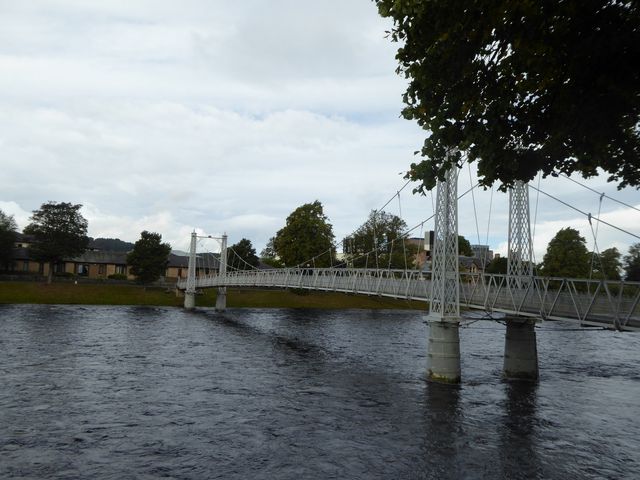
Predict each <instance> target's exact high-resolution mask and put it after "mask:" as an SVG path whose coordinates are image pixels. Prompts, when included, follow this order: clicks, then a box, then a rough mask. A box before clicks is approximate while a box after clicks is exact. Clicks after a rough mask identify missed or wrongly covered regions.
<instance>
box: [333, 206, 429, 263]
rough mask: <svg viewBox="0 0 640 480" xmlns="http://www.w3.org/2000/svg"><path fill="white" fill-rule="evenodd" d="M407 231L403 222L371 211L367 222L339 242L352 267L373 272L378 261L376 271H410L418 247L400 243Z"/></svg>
mask: <svg viewBox="0 0 640 480" xmlns="http://www.w3.org/2000/svg"><path fill="white" fill-rule="evenodd" d="M406 230H407V224H406V222H405V221H404V220H403V219H401V218H400V217H398V216H397V215H393V214H391V213H387V212H385V211H379V212H378V211H376V210H372V211H371V213H370V214H369V217H368V218H367V220H366V221H365V222H364V223H363V224H362V225H360V226H359V227H358V229H357V230H356V231H355V232H353V233H352V234H351V235H349V236H348V237H345V238H344V239H343V240H342V251H343V252H344V253H345V254H346V256H347V262H348V263H349V264H351V265H353V266H354V267H369V268H376V261H377V266H378V267H379V268H389V267H390V268H405V266H407V267H409V268H411V267H412V266H413V263H414V259H415V255H416V253H417V252H418V247H417V246H415V245H411V244H409V243H407V242H406V241H405V242H403V241H402V235H403V233H404V232H405V231H406ZM376 250H377V257H376V254H375V251H376ZM368 253H369V255H367V254H368Z"/></svg>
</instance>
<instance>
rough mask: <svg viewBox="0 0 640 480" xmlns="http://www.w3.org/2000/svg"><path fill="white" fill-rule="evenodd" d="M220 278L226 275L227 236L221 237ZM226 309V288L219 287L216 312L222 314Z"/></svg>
mask: <svg viewBox="0 0 640 480" xmlns="http://www.w3.org/2000/svg"><path fill="white" fill-rule="evenodd" d="M219 275H220V278H224V277H225V276H226V275H227V234H226V233H225V234H224V235H222V240H221V243H220V269H219ZM226 309H227V287H219V288H218V295H217V296H216V312H224V311H225V310H226Z"/></svg>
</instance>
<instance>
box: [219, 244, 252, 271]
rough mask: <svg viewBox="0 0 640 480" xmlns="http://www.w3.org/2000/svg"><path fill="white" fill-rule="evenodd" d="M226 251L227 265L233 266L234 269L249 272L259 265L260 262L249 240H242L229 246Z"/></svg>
mask: <svg viewBox="0 0 640 480" xmlns="http://www.w3.org/2000/svg"><path fill="white" fill-rule="evenodd" d="M228 250H229V252H228V254H227V261H228V264H229V265H233V266H234V267H235V268H238V269H240V270H250V269H251V268H252V267H253V268H255V267H257V266H258V264H259V263H260V260H259V259H258V256H257V255H256V249H255V248H253V245H252V244H251V240H248V239H246V238H243V239H242V240H240V241H239V242H238V243H235V244H233V245H231V247H229V249H228ZM234 252H235V255H234Z"/></svg>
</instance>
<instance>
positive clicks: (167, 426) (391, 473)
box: [0, 305, 640, 479]
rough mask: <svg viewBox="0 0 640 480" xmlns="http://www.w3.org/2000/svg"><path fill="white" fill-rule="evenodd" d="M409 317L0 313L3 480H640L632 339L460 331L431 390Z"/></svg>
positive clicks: (593, 333)
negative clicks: (531, 379)
mask: <svg viewBox="0 0 640 480" xmlns="http://www.w3.org/2000/svg"><path fill="white" fill-rule="evenodd" d="M423 320H424V319H423V317H422V315H421V314H420V313H416V312H401V311H382V312H380V311H366V310H349V311H316V310H306V311H301V310H250V309H238V310H233V309H232V310H229V311H227V312H226V313H223V314H220V313H214V312H213V311H211V310H199V311H196V312H185V311H183V310H180V309H173V308H142V307H80V306H24V305H22V306H1V307H0V478H3V479H5V478H53V479H56V478H65V479H66V478H92V479H93V478H95V479H103V478H113V479H128V478H136V479H138V478H142V479H144V478H149V479H151V478H185V479H190V478H193V479H196V478H197V479H200V478H223V479H253V478H255V479H280V478H282V479H300V478H320V479H324V478H362V479H376V478H381V479H382V478H384V479H405V478H406V479H413V478H415V479H420V478H433V479H440V478H487V479H493V478H505V479H518V478H522V479H529V478H541V479H542V478H544V479H547V478H557V479H583V478H611V479H619V478H629V479H632V478H640V407H639V405H640V355H639V352H640V335H638V334H629V333H624V334H622V333H616V332H608V331H600V330H581V331H580V330H578V331H576V330H575V329H574V328H573V326H572V325H570V324H560V323H545V324H543V325H542V326H541V327H540V328H539V329H538V351H539V355H540V367H541V380H540V383H539V384H538V385H537V386H529V385H526V384H520V383H506V382H503V381H501V380H500V371H501V366H502V350H503V342H504V328H503V327H502V326H501V325H500V324H497V323H490V322H485V321H482V322H476V323H474V324H472V325H470V326H469V327H468V328H465V329H462V330H461V342H462V346H461V348H462V352H463V353H462V362H463V364H462V369H463V377H464V378H463V384H462V385H461V386H460V387H450V386H442V385H437V384H430V383H427V382H425V381H424V373H425V366H426V358H425V353H426V339H427V335H428V327H427V326H426V325H425V324H424V323H423Z"/></svg>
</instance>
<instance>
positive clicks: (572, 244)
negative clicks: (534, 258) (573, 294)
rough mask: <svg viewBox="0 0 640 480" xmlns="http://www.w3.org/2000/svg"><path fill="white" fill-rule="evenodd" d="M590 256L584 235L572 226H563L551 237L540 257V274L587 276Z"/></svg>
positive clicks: (567, 276)
mask: <svg viewBox="0 0 640 480" xmlns="http://www.w3.org/2000/svg"><path fill="white" fill-rule="evenodd" d="M590 266H591V257H590V255H589V252H588V251H587V247H586V242H585V239H584V237H582V236H580V232H578V231H577V230H575V229H573V228H570V227H568V228H563V229H561V230H560V231H558V233H556V235H555V237H553V238H552V239H551V241H550V242H549V245H548V246H547V253H545V255H544V258H543V259H542V272H541V273H542V275H544V276H547V277H566V278H587V277H588V276H589V269H590Z"/></svg>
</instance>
